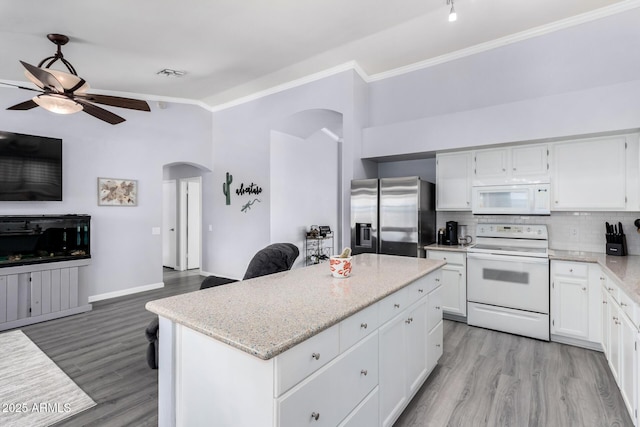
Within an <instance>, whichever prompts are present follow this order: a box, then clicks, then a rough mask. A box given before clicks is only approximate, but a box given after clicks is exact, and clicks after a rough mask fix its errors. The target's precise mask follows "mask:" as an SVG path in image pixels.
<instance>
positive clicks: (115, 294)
mask: <svg viewBox="0 0 640 427" xmlns="http://www.w3.org/2000/svg"><path fill="white" fill-rule="evenodd" d="M163 287H164V282H159V283H151V284H149V285H144V286H137V287H135V288H128V289H123V290H121V291H114V292H107V293H104V294H98V295H91V296H90V297H89V302H96V301H103V300H106V299H111V298H118V297H123V296H125V295H131V294H137V293H139V292H146V291H152V290H154V289H160V288H163Z"/></svg>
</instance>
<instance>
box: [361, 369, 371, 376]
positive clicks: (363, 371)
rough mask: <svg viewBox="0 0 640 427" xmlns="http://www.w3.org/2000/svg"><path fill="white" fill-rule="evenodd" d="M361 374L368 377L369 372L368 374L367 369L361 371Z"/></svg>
mask: <svg viewBox="0 0 640 427" xmlns="http://www.w3.org/2000/svg"><path fill="white" fill-rule="evenodd" d="M360 373H361V374H362V375H364V376H365V377H366V376H367V374H368V373H369V372H367V370H366V369H363V370H361V371H360Z"/></svg>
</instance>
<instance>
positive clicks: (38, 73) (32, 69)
mask: <svg viewBox="0 0 640 427" xmlns="http://www.w3.org/2000/svg"><path fill="white" fill-rule="evenodd" d="M20 63H21V64H22V66H23V67H24V68H26V69H27V71H28V72H29V73H31V75H32V76H33V77H35V78H36V80H38V81H39V82H40V83H42V86H43V88H44V89H47V88H48V89H51V90H54V91H56V92H59V93H62V92H64V86H62V83H60V81H59V80H58V79H56V78H55V77H54V75H53V74H51V73H49V72H47V71H45V70H43V69H42V68H38V67H36V66H34V65H31V64H27V63H26V62H24V61H20Z"/></svg>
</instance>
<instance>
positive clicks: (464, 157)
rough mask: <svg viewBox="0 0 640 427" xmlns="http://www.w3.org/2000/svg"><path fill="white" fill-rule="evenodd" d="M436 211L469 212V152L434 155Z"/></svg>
mask: <svg viewBox="0 0 640 427" xmlns="http://www.w3.org/2000/svg"><path fill="white" fill-rule="evenodd" d="M436 209H437V210H439V211H446V210H448V211H470V210H471V152H470V151H465V152H460V153H445V154H438V155H436Z"/></svg>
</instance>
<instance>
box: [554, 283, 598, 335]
mask: <svg viewBox="0 0 640 427" xmlns="http://www.w3.org/2000/svg"><path fill="white" fill-rule="evenodd" d="M551 292H552V295H553V304H552V307H553V308H554V310H553V313H552V314H551V318H552V322H551V333H553V334H557V335H563V336H568V337H573V338H579V339H584V340H587V339H589V288H588V283H587V280H586V279H577V278H572V277H563V276H555V277H554V279H553V285H552V290H551Z"/></svg>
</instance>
